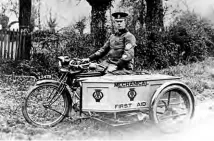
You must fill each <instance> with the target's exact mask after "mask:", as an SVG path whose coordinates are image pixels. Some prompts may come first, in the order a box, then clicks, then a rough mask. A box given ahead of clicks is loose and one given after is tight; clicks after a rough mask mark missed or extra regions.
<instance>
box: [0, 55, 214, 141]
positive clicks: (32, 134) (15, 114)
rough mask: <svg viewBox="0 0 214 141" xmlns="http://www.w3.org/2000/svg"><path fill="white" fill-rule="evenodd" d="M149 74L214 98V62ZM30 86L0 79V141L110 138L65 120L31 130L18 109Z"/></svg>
mask: <svg viewBox="0 0 214 141" xmlns="http://www.w3.org/2000/svg"><path fill="white" fill-rule="evenodd" d="M152 73H161V74H167V75H173V76H179V77H181V80H182V81H183V82H184V83H186V84H187V85H188V86H189V87H190V88H191V89H192V91H193V92H194V95H195V96H196V97H197V100H198V101H203V100H206V99H211V98H213V97H214V95H213V90H214V58H208V59H206V60H204V61H203V62H197V63H193V64H188V65H179V66H174V67H170V68H167V69H163V70H159V71H153V72H152ZM32 84H33V79H28V78H27V77H26V78H24V77H21V78H18V77H17V78H15V79H14V78H11V77H5V76H4V75H2V74H1V75H0V100H1V101H0V140H32V139H35V140H40V139H41V140H46V139H47V140H48V139H50V137H51V138H52V139H54V140H73V139H75V140H87V139H88V138H89V137H91V136H94V137H96V136H100V137H103V139H105V138H104V136H105V137H106V136H108V135H109V127H107V126H104V125H103V124H100V123H99V122H96V121H93V120H84V121H83V122H81V124H78V123H72V122H69V119H66V120H64V121H63V122H62V123H61V124H59V125H57V126H56V127H54V128H51V129H41V128H35V127H32V126H30V125H29V124H28V123H26V122H25V120H24V118H23V116H22V113H21V105H22V103H23V100H24V98H25V96H26V94H27V90H28V89H29V87H30V86H31V85H32ZM115 134H116V133H115ZM116 136H117V135H116ZM106 139H107V140H108V139H109V138H106Z"/></svg>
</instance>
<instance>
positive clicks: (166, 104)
mask: <svg viewBox="0 0 214 141" xmlns="http://www.w3.org/2000/svg"><path fill="white" fill-rule="evenodd" d="M193 114H194V104H193V99H192V97H191V94H190V93H189V92H188V91H187V90H186V89H185V88H183V87H182V86H179V85H171V86H168V87H166V88H164V89H163V90H162V91H161V92H160V93H159V95H158V96H157V99H156V100H155V102H154V103H153V105H152V107H151V110H150V118H151V120H152V121H153V122H154V123H155V125H157V127H158V128H159V129H160V130H161V131H162V132H164V133H174V132H178V131H181V129H184V127H185V126H186V125H188V123H189V121H190V119H191V118H192V116H193Z"/></svg>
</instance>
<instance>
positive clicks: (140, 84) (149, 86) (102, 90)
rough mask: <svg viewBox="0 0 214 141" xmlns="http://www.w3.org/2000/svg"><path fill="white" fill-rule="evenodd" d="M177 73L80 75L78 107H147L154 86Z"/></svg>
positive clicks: (98, 109)
mask: <svg viewBox="0 0 214 141" xmlns="http://www.w3.org/2000/svg"><path fill="white" fill-rule="evenodd" d="M179 79H180V78H179V77H174V76H168V75H161V74H153V75H111V76H110V75H109V76H107V75H106V76H101V77H89V78H83V79H82V80H81V81H82V88H83V91H82V92H83V93H82V110H83V111H95V112H120V111H130V110H137V109H143V108H145V109H146V108H148V107H149V106H150V101H151V98H152V96H153V94H154V92H155V91H156V89H157V88H158V87H160V86H161V85H162V84H164V83H165V82H169V81H179Z"/></svg>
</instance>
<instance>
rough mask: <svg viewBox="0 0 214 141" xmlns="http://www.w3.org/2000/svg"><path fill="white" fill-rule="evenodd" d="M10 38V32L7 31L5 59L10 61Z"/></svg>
mask: <svg viewBox="0 0 214 141" xmlns="http://www.w3.org/2000/svg"><path fill="white" fill-rule="evenodd" d="M10 36H11V31H10V30H8V31H7V34H6V42H7V48H8V49H7V59H10V54H11V48H10Z"/></svg>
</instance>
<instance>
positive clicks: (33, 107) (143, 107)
mask: <svg viewBox="0 0 214 141" xmlns="http://www.w3.org/2000/svg"><path fill="white" fill-rule="evenodd" d="M58 59H59V68H60V72H61V77H60V78H59V79H51V78H49V79H48V78H47V79H43V80H38V81H37V82H36V84H35V86H33V88H31V89H30V90H29V93H28V95H27V97H26V99H25V102H24V104H23V107H22V112H23V116H24V118H25V119H26V121H27V122H28V123H30V124H32V125H34V126H39V127H52V126H55V125H56V124H58V123H59V122H61V121H62V120H63V119H64V118H65V117H69V118H70V119H71V120H78V119H82V118H90V119H95V120H98V121H101V122H104V123H106V124H108V125H111V126H121V125H127V124H131V123H135V122H139V121H142V120H143V121H145V120H146V121H152V123H154V124H155V125H158V127H160V129H162V130H163V131H166V129H167V130H168V131H169V132H170V131H174V130H175V131H177V130H180V128H179V129H177V128H178V127H181V126H180V125H184V123H186V122H188V121H190V119H191V118H192V117H193V115H194V111H195V98H194V95H193V93H192V91H191V89H190V88H189V87H188V86H187V85H185V84H184V83H182V82H181V81H180V78H179V77H175V76H169V75H162V74H148V73H142V72H141V73H133V74H130V75H106V69H107V67H105V66H102V65H100V64H97V63H92V62H84V61H82V60H81V59H77V58H75V59H70V58H68V57H66V56H60V57H58ZM88 70H92V71H89V72H88ZM95 70H97V71H95ZM168 131H166V132H168Z"/></svg>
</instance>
